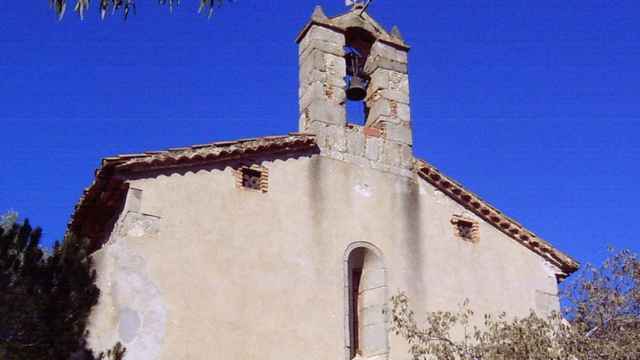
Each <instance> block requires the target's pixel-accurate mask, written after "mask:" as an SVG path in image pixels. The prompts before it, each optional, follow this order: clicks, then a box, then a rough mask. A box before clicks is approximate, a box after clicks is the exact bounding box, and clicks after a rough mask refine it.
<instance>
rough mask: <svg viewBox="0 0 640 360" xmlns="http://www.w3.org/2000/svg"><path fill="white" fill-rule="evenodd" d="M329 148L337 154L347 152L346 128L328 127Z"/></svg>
mask: <svg viewBox="0 0 640 360" xmlns="http://www.w3.org/2000/svg"><path fill="white" fill-rule="evenodd" d="M326 132H327V147H328V148H329V149H331V150H333V151H335V152H339V153H343V152H346V151H347V137H346V134H345V127H343V126H327V127H326Z"/></svg>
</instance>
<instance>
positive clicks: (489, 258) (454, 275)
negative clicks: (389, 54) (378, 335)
mask: <svg viewBox="0 0 640 360" xmlns="http://www.w3.org/2000/svg"><path fill="white" fill-rule="evenodd" d="M261 164H262V165H263V166H265V167H266V168H268V170H269V189H268V192H266V193H261V192H257V191H249V190H243V189H238V188H236V185H235V176H234V173H233V171H234V170H233V169H232V168H231V167H220V168H208V169H193V170H192V171H187V172H181V173H167V174H156V175H152V176H149V177H147V178H140V179H135V180H131V181H130V186H131V188H133V189H137V190H135V191H134V192H132V193H131V196H129V197H128V200H127V205H126V206H125V210H124V211H123V214H122V215H121V217H120V219H119V221H118V223H117V224H116V227H115V229H114V232H113V234H112V235H111V238H110V240H109V242H108V243H107V244H106V245H105V246H104V247H103V248H102V249H101V250H100V251H99V252H98V253H97V254H96V266H97V270H98V274H99V286H100V288H101V289H102V291H103V293H102V295H101V298H100V303H99V304H98V306H97V308H96V310H95V312H94V314H93V317H92V321H91V333H92V335H91V339H90V345H92V346H94V347H95V348H96V349H98V350H99V349H103V348H106V347H110V346H111V345H113V343H115V341H117V340H120V341H122V342H123V343H124V345H125V346H126V347H127V348H128V355H127V358H128V359H135V360H146V359H167V360H169V359H171V360H175V359H213V358H229V359H243V360H249V359H261V360H269V359H273V360H276V359H277V360H283V359H292V360H293V359H300V358H304V359H310V360H314V359H318V360H320V359H322V360H326V359H334V360H344V359H345V358H346V356H345V346H346V345H347V344H348V340H347V337H346V336H347V335H346V334H345V328H348V327H346V326H345V306H346V303H345V300H346V299H345V280H346V279H345V268H344V266H345V261H344V260H345V251H346V249H347V248H348V247H349V245H350V244H352V243H354V242H359V241H364V242H368V243H370V244H373V245H374V246H375V247H376V248H378V249H379V250H380V251H381V253H382V257H383V260H384V263H385V267H386V277H387V281H388V284H387V286H388V289H389V293H390V294H393V293H396V292H397V291H401V290H404V291H406V292H407V293H408V294H409V296H410V297H411V299H412V301H413V303H414V305H415V306H417V307H418V308H419V309H422V310H442V309H455V308H456V306H457V304H459V303H461V302H462V301H463V300H464V298H469V299H471V301H472V305H473V306H474V308H475V309H476V310H477V311H478V312H485V311H492V312H497V311H502V310H505V309H506V310H509V311H510V312H512V313H514V314H520V315H524V314H526V313H528V311H529V309H536V310H541V311H547V310H548V309H549V308H557V300H555V298H553V297H549V296H547V295H544V294H555V293H556V290H557V288H556V282H555V278H554V277H553V273H552V272H551V271H550V270H549V269H547V268H545V266H544V265H543V261H542V259H541V258H540V257H538V256H537V255H535V254H533V253H532V252H530V251H529V250H527V249H525V248H524V247H522V246H521V245H519V244H517V243H516V242H515V241H513V240H511V239H510V238H508V237H506V236H505V235H504V234H503V233H501V232H499V231H497V230H495V229H494V228H493V227H492V226H490V225H488V224H485V223H482V222H481V220H480V219H478V218H477V217H475V216H474V215H472V214H470V213H467V212H466V211H465V210H464V209H463V208H462V207H460V206H459V205H458V204H457V203H455V202H453V201H451V200H450V199H449V198H447V197H445V196H444V195H442V194H441V193H440V192H439V191H437V190H435V189H434V188H433V187H432V186H431V185H429V184H428V183H426V182H425V181H422V180H420V179H417V178H415V177H414V178H408V177H404V176H399V175H394V174H392V173H385V172H381V171H378V170H373V169H370V168H366V167H361V166H357V165H355V164H349V163H346V162H343V161H338V160H334V159H331V158H327V157H324V156H318V155H314V156H313V157H309V156H303V157H299V158H295V159H294V158H291V159H277V160H268V161H261ZM452 215H464V216H467V217H469V218H472V219H476V220H477V221H479V222H480V241H479V242H477V243H475V244H474V243H469V242H465V241H463V240H461V239H460V238H457V237H456V236H455V233H454V230H453V226H452V224H451V222H450V220H451V217H452ZM541 294H543V295H541ZM389 343H390V347H391V358H393V359H406V358H407V355H406V351H405V348H404V345H403V342H402V341H401V340H400V339H397V338H395V337H393V336H391V337H390V342H389Z"/></svg>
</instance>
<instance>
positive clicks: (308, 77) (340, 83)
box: [299, 69, 347, 89]
mask: <svg viewBox="0 0 640 360" xmlns="http://www.w3.org/2000/svg"><path fill="white" fill-rule="evenodd" d="M339 75H340V74H330V73H327V72H326V71H320V70H316V69H311V70H310V71H309V72H307V73H302V72H300V79H299V80H300V87H303V86H308V85H310V84H312V83H314V82H317V81H319V82H322V83H325V84H328V85H331V86H337V87H340V88H343V89H344V88H345V87H346V86H347V82H346V81H345V80H344V76H339Z"/></svg>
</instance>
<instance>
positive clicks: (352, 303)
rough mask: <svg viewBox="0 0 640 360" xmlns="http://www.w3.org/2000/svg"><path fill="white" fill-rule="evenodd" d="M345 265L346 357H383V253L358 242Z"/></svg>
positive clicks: (386, 339) (385, 344)
mask: <svg viewBox="0 0 640 360" xmlns="http://www.w3.org/2000/svg"><path fill="white" fill-rule="evenodd" d="M345 268H346V277H347V281H346V285H347V286H346V290H347V291H346V298H347V306H345V308H346V309H347V314H346V319H345V320H346V322H347V324H348V326H347V330H348V337H347V339H348V343H347V348H348V354H347V355H348V359H349V360H350V359H354V358H356V357H359V358H362V359H369V358H374V357H375V358H376V359H386V358H387V354H388V352H389V350H388V335H387V320H386V318H387V317H386V314H385V312H384V310H385V306H386V300H387V285H386V273H385V268H384V262H383V260H382V256H381V255H380V252H379V251H378V250H377V249H376V248H375V247H373V246H372V245H370V244H367V243H357V244H354V245H353V246H351V247H350V249H349V250H348V251H347V256H346V264H345Z"/></svg>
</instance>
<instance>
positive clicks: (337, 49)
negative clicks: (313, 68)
mask: <svg viewBox="0 0 640 360" xmlns="http://www.w3.org/2000/svg"><path fill="white" fill-rule="evenodd" d="M313 50H319V51H321V52H324V53H328V54H333V55H335V56H344V43H343V44H337V43H335V42H329V41H324V40H314V41H304V40H303V42H301V43H300V47H299V48H298V56H299V57H301V58H302V57H305V56H306V54H307V53H309V52H311V51H313Z"/></svg>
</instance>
